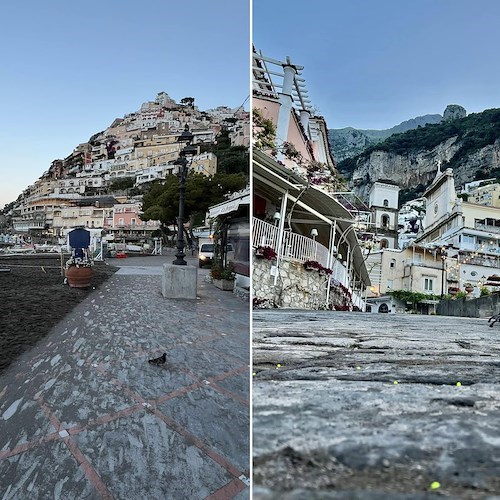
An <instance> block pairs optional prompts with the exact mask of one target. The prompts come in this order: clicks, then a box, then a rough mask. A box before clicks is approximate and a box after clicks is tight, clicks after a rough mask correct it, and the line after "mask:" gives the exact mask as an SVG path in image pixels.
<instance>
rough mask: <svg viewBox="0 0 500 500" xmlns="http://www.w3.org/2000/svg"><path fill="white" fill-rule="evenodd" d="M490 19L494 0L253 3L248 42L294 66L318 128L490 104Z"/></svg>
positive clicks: (494, 18) (496, 72)
mask: <svg viewBox="0 0 500 500" xmlns="http://www.w3.org/2000/svg"><path fill="white" fill-rule="evenodd" d="M271 6H272V8H271ZM499 26H500V1H498V0H413V1H410V0H407V1H406V0H316V1H314V2H308V3H301V4H300V5H299V4H297V5H294V6H292V4H291V2H290V1H289V0H253V43H254V45H255V47H256V48H257V49H258V50H262V52H263V54H264V55H266V56H268V57H271V58H274V59H279V60H284V59H285V57H286V56H290V58H291V61H292V63H295V64H297V65H301V66H304V70H303V72H302V77H303V78H305V80H306V86H307V89H308V93H309V97H310V99H311V101H312V104H313V106H314V107H315V108H317V110H318V111H319V113H320V114H322V115H323V116H324V117H325V119H326V122H327V126H328V128H344V127H354V128H358V129H385V128H390V127H392V126H394V125H397V124H399V123H401V122H402V121H404V120H408V119H410V118H414V117H416V116H421V115H425V114H441V115H442V114H443V112H444V110H445V108H446V106H447V105H448V104H459V105H461V106H463V107H464V108H465V109H466V110H467V112H468V113H473V112H481V111H484V110H485V109H489V108H500V64H499V53H498V49H499V46H500V38H499Z"/></svg>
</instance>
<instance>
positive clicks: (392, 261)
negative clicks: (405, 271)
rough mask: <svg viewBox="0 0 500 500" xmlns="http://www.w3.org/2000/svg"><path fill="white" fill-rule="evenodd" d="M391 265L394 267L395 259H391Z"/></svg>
mask: <svg viewBox="0 0 500 500" xmlns="http://www.w3.org/2000/svg"><path fill="white" fill-rule="evenodd" d="M391 267H396V259H391Z"/></svg>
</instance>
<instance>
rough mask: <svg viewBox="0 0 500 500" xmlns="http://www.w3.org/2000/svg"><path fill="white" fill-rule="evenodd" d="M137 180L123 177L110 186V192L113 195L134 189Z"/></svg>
mask: <svg viewBox="0 0 500 500" xmlns="http://www.w3.org/2000/svg"><path fill="white" fill-rule="evenodd" d="M134 184H135V179H134V177H122V178H121V179H116V180H114V181H113V182H112V183H111V184H110V185H109V192H110V193H113V192H115V191H126V190H127V189H130V188H132V187H134Z"/></svg>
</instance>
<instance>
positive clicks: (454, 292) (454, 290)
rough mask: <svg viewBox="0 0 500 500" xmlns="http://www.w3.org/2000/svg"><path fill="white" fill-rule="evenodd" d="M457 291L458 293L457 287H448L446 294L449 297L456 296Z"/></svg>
mask: <svg viewBox="0 0 500 500" xmlns="http://www.w3.org/2000/svg"><path fill="white" fill-rule="evenodd" d="M459 291H460V288H458V287H457V286H450V287H448V293H449V294H450V295H456V294H457V293H458V292H459Z"/></svg>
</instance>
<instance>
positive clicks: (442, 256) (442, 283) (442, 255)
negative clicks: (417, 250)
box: [441, 247, 446, 300]
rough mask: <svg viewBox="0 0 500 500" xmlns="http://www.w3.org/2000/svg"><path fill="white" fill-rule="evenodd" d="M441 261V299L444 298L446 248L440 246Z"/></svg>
mask: <svg viewBox="0 0 500 500" xmlns="http://www.w3.org/2000/svg"><path fill="white" fill-rule="evenodd" d="M441 261H442V268H441V300H443V298H444V273H445V264H446V248H445V247H441Z"/></svg>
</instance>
